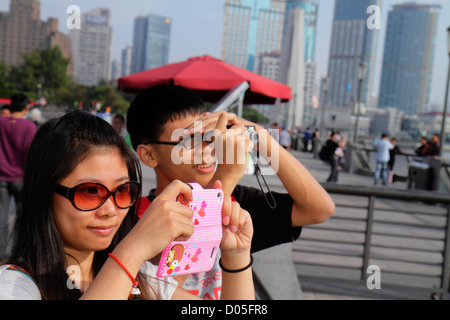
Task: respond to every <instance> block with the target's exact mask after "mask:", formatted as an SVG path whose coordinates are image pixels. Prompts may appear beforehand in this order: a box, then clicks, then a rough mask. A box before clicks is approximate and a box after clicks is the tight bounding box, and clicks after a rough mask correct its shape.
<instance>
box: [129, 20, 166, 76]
mask: <svg viewBox="0 0 450 320" xmlns="http://www.w3.org/2000/svg"><path fill="white" fill-rule="evenodd" d="M171 25H172V21H171V19H170V18H167V17H163V16H159V15H155V14H149V15H148V16H145V17H142V16H140V17H137V18H135V19H134V31H133V50H132V59H131V73H136V72H140V71H144V70H148V69H153V68H157V67H160V66H163V65H166V64H168V63H169V47H170V31H171Z"/></svg>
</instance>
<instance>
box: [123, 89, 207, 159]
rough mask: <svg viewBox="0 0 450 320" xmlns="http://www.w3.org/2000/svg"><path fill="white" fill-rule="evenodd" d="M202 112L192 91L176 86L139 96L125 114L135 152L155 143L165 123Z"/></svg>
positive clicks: (198, 101) (201, 107) (147, 90)
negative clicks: (152, 141) (139, 147)
mask: <svg viewBox="0 0 450 320" xmlns="http://www.w3.org/2000/svg"><path fill="white" fill-rule="evenodd" d="M203 112H205V107H204V102H203V100H202V99H201V98H200V97H199V96H198V95H197V94H196V93H195V92H193V91H191V90H189V89H187V88H185V87H181V86H175V85H158V86H155V87H151V88H149V89H146V90H145V91H143V92H141V93H139V94H138V95H137V96H136V98H135V99H134V100H133V102H132V103H131V105H130V108H129V109H128V113H127V131H128V133H129V134H130V139H131V144H132V145H133V148H134V149H135V150H136V149H137V147H138V146H139V145H140V144H145V143H147V141H151V140H158V139H159V137H160V136H161V134H162V133H163V131H164V125H165V124H166V123H167V121H173V120H176V119H178V118H180V117H184V116H187V115H189V114H192V115H195V114H201V113H203Z"/></svg>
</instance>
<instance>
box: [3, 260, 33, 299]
mask: <svg viewBox="0 0 450 320" xmlns="http://www.w3.org/2000/svg"><path fill="white" fill-rule="evenodd" d="M0 300H41V294H40V292H39V289H38V287H37V285H36V283H35V282H34V280H33V279H32V278H31V276H30V275H29V274H28V273H27V272H26V271H25V270H23V269H22V268H20V267H17V266H14V265H10V264H6V265H1V266H0Z"/></svg>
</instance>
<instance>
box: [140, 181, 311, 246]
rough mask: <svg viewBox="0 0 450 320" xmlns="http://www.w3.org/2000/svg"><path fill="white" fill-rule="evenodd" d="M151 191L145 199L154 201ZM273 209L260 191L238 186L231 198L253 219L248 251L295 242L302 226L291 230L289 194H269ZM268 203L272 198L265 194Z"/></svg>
mask: <svg viewBox="0 0 450 320" xmlns="http://www.w3.org/2000/svg"><path fill="white" fill-rule="evenodd" d="M153 192H154V189H153V190H151V191H150V194H149V195H148V196H147V198H148V199H149V200H150V201H153V199H154V198H155V196H154V194H153ZM272 195H273V197H274V199H275V203H276V207H275V208H274V209H272V208H270V207H269V205H268V204H267V202H266V198H265V197H264V192H262V191H261V190H259V189H256V188H252V187H246V186H241V185H237V186H236V188H234V191H233V193H232V196H233V197H234V198H235V199H236V201H237V202H238V203H239V205H240V206H241V208H243V209H245V210H247V211H248V212H249V214H250V216H251V217H252V222H253V230H254V231H253V239H252V247H251V252H252V253H254V252H257V251H260V250H264V249H267V248H270V247H273V246H276V245H279V244H283V243H289V242H293V241H295V240H297V239H298V238H299V236H300V233H301V231H302V227H292V205H293V203H294V201H293V200H292V198H291V196H290V195H289V194H284V193H277V192H272ZM267 197H268V198H269V201H270V200H271V197H270V196H269V195H267Z"/></svg>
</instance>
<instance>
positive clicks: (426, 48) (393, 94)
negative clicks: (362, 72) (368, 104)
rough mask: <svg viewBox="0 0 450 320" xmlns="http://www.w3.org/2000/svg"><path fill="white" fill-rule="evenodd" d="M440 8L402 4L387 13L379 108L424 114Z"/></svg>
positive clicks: (428, 93)
mask: <svg viewBox="0 0 450 320" xmlns="http://www.w3.org/2000/svg"><path fill="white" fill-rule="evenodd" d="M440 9H441V6H438V5H421V4H416V3H406V4H399V5H395V6H393V9H392V10H391V11H390V12H389V16H388V24H387V30H386V40H385V45H384V55H383V67H382V75H381V83H380V94H379V106H380V107H382V108H385V107H394V108H397V109H400V110H402V111H403V112H405V113H407V114H417V113H423V112H425V111H427V108H428V105H429V98H430V88H431V79H432V73H433V59H434V48H435V44H436V30H437V26H438V18H439V12H440Z"/></svg>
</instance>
